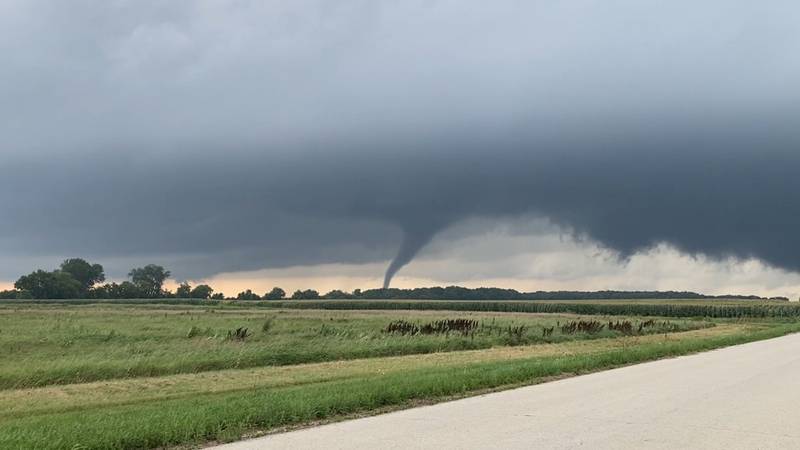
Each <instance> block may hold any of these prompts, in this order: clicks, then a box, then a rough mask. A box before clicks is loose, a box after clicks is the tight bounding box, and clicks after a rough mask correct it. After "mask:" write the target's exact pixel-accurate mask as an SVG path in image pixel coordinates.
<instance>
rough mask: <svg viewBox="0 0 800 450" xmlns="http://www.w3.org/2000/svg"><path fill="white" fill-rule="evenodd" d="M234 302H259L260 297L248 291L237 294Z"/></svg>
mask: <svg viewBox="0 0 800 450" xmlns="http://www.w3.org/2000/svg"><path fill="white" fill-rule="evenodd" d="M236 300H261V297H259V296H258V294H256V293H255V292H253V291H251V290H250V289H248V290H246V291H244V292H239V294H238V295H236Z"/></svg>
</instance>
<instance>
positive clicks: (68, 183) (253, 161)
mask: <svg viewBox="0 0 800 450" xmlns="http://www.w3.org/2000/svg"><path fill="white" fill-rule="evenodd" d="M797 23H800V5H798V4H797V3H796V2H792V1H767V2H752V1H732V0H725V1H722V0H719V1H702V2H696V1H694V2H690V1H669V2H666V1H641V0H628V1H613V0H612V1H608V0H605V1H574V2H564V1H555V0H554V1H518V2H517V1H496V2H483V1H463V0H461V1H404V2H396V1H395V2H389V1H386V2H382V1H376V0H369V1H345V2H328V1H302V0H292V1H273V2H266V1H171V2H155V1H152V2H151V1H146V0H136V1H88V0H84V1H80V0H79V1H74V2H56V1H36V0H19V1H15V0H7V1H4V2H0V56H2V64H0V136H2V142H1V143H0V156H1V157H0V173H1V174H2V175H0V211H1V212H2V218H0V285H2V284H3V283H5V284H8V283H9V282H13V280H14V279H16V278H17V277H18V276H19V275H20V274H22V273H24V272H27V271H30V270H32V269H35V268H39V267H43V268H51V267H54V266H56V265H57V264H58V262H59V261H60V260H61V259H63V258H65V257H71V256H83V257H86V258H88V259H91V260H92V261H93V262H95V261H96V262H100V263H102V264H104V265H105V266H106V268H107V271H108V272H109V274H110V275H111V276H112V277H115V278H121V277H124V275H125V273H126V272H127V270H128V269H130V268H131V267H132V266H134V265H139V264H143V263H149V262H153V263H160V264H163V265H166V266H167V267H168V268H169V269H171V270H172V271H173V273H174V275H175V277H176V279H181V280H182V279H191V280H214V281H216V282H217V283H218V284H219V285H221V286H222V285H224V286H226V289H230V290H235V289H239V288H240V287H245V284H247V283H251V284H255V283H258V284H259V286H260V285H262V284H263V285H265V286H266V285H269V284H274V283H284V284H287V286H288V285H298V286H299V285H306V286H308V287H318V288H320V289H324V288H333V287H339V286H340V287H342V288H354V287H362V288H365V287H374V286H379V285H380V284H381V283H382V282H383V274H384V270H385V269H386V267H387V266H388V265H389V262H390V261H391V260H392V259H393V258H395V256H396V255H398V257H397V259H396V263H395V265H394V268H401V267H402V269H401V270H400V272H399V274H398V278H397V279H396V283H397V284H396V285H398V286H399V285H403V286H411V285H418V284H440V283H447V284H450V283H458V284H465V285H470V286H477V285H483V284H497V285H504V286H510V287H518V288H523V289H537V288H558V289H572V288H575V289H605V288H620V289H622V288H624V289H650V288H652V289H685V288H691V289H695V290H701V291H705V292H714V293H718V292H731V291H737V290H739V291H741V290H746V291H748V293H749V292H753V293H765V294H766V293H769V294H774V295H779V294H780V295H793V296H794V295H795V294H797V293H800V288H798V286H800V281H798V277H797V275H796V272H797V271H798V270H800V257H798V248H800V245H798V244H800V239H799V238H797V237H796V230H798V229H800V205H799V204H798V201H797V200H796V198H797V196H796V193H797V192H798V189H799V188H800V175H799V174H798V167H800V151H799V150H800V147H798V144H800V127H798V125H800V123H798V121H799V120H800V114H798V113H800V111H798V110H799V109H800V102H798V100H800V89H798V88H799V87H800V86H798V80H800V36H798V34H799V33H798V31H797V26H796V25H797ZM415 256H416V258H417V259H414V257H415ZM409 261H411V263H410V264H409V265H407V266H405V267H403V265H404V264H405V263H407V262H409ZM687 267H691V268H692V270H686V268H687ZM356 284H358V285H357V286H356ZM362 284H363V285H362ZM233 293H235V292H229V294H233Z"/></svg>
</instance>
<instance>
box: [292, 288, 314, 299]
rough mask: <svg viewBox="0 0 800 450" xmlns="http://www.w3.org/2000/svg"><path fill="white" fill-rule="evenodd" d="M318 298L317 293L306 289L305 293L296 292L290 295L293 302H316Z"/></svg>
mask: <svg viewBox="0 0 800 450" xmlns="http://www.w3.org/2000/svg"><path fill="white" fill-rule="evenodd" d="M318 298H319V292H317V291H315V290H313V289H306V290H305V291H301V290H296V291H294V294H292V299H293V300H316V299H318Z"/></svg>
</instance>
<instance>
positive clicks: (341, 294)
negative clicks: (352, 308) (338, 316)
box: [324, 289, 353, 300]
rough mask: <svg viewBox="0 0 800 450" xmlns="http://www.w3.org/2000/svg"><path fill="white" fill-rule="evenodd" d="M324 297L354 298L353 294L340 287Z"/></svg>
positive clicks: (335, 298) (334, 298)
mask: <svg viewBox="0 0 800 450" xmlns="http://www.w3.org/2000/svg"><path fill="white" fill-rule="evenodd" d="M324 298H326V299H331V300H337V299H346V298H353V294H348V293H347V292H344V291H341V290H339V289H334V290H332V291H330V292H328V293H327V294H325V295H324Z"/></svg>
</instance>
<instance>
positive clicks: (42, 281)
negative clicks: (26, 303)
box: [14, 270, 84, 299]
mask: <svg viewBox="0 0 800 450" xmlns="http://www.w3.org/2000/svg"><path fill="white" fill-rule="evenodd" d="M14 287H15V288H17V289H19V290H20V291H25V292H28V293H30V295H31V296H32V297H33V298H59V299H63V298H80V297H81V296H82V294H84V290H83V285H81V283H80V282H79V281H78V280H76V279H75V278H73V277H72V275H71V274H69V273H67V272H62V271H60V270H56V271H54V272H46V271H44V270H37V271H36V272H33V273H31V274H29V275H23V276H22V277H20V278H19V280H17V282H16V283H14Z"/></svg>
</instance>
